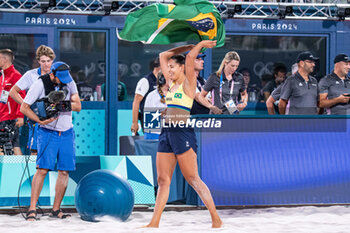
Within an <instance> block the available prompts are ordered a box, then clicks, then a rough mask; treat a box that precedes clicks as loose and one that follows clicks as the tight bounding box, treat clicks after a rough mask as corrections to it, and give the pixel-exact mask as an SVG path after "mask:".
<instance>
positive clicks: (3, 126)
mask: <svg viewBox="0 0 350 233" xmlns="http://www.w3.org/2000/svg"><path fill="white" fill-rule="evenodd" d="M15 126H16V122H15V120H10V121H6V122H5V121H2V122H0V152H2V153H3V154H4V155H13V145H12V140H13V138H14V136H15V132H16V128H15Z"/></svg>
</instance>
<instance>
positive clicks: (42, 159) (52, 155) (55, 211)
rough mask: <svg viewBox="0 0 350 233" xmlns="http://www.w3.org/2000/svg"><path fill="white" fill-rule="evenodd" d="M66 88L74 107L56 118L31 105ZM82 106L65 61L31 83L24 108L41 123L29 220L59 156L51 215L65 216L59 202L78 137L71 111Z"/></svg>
mask: <svg viewBox="0 0 350 233" xmlns="http://www.w3.org/2000/svg"><path fill="white" fill-rule="evenodd" d="M57 90H63V91H64V92H66V97H65V100H70V102H71V111H69V112H60V113H59V115H58V117H57V118H50V119H45V120H40V118H39V116H37V115H36V114H35V113H34V112H33V111H32V110H31V108H30V106H31V105H32V104H34V103H35V102H36V101H37V100H39V99H41V98H43V97H45V96H47V95H48V93H50V92H51V91H57ZM80 110H81V103H80V98H79V95H78V91H77V86H76V84H75V82H74V81H73V79H72V76H71V75H70V74H69V66H68V65H67V64H66V63H64V62H55V63H54V64H52V67H51V73H49V74H46V75H43V76H41V77H40V78H39V79H38V80H37V81H35V82H34V84H33V85H32V86H31V87H30V89H29V91H28V94H27V96H26V97H25V99H24V100H23V103H22V105H21V112H22V113H23V114H24V115H26V116H27V117H28V118H29V119H31V120H33V121H35V122H38V123H39V129H38V141H37V143H38V156H37V159H36V167H37V171H36V173H35V175H34V178H33V182H32V192H31V200H30V207H29V210H28V212H27V218H26V220H29V221H35V220H37V218H36V215H37V213H36V203H37V201H38V198H39V195H40V192H41V189H42V186H43V182H44V179H45V176H46V174H47V172H48V171H49V170H54V169H55V163H56V160H57V170H58V177H57V181H56V187H55V192H56V194H55V201H54V204H53V208H52V211H51V214H50V216H51V217H56V218H66V217H69V216H70V215H66V214H63V212H62V210H61V209H60V205H61V202H62V199H63V196H64V194H65V191H66V188H67V184H68V179H69V174H68V172H69V171H74V170H75V139H74V137H75V136H74V131H73V128H72V127H73V125H72V111H76V112H79V111H80Z"/></svg>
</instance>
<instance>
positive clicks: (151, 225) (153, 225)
mask: <svg viewBox="0 0 350 233" xmlns="http://www.w3.org/2000/svg"><path fill="white" fill-rule="evenodd" d="M141 228H159V225H155V224H151V223H149V224H147V225H146V226H143V227H141Z"/></svg>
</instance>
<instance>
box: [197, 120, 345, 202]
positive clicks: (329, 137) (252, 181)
mask: <svg viewBox="0 0 350 233" xmlns="http://www.w3.org/2000/svg"><path fill="white" fill-rule="evenodd" d="M222 121H223V125H224V127H223V128H222V129H220V130H210V131H208V130H203V131H202V134H201V151H202V153H201V175H202V178H203V180H204V182H205V183H206V184H207V185H208V187H209V188H210V190H211V191H212V195H213V198H214V200H215V203H216V204H218V205H283V204H316V203H317V204H322V203H349V202H350V195H349V194H350V152H349V151H350V144H349V138H350V126H349V123H350V119H317V118H313V119H302V118H298V119H292V118H290V119H262V118H260V119H247V118H245V119H244V118H243V119H240V118H238V119H237V118H235V119H222Z"/></svg>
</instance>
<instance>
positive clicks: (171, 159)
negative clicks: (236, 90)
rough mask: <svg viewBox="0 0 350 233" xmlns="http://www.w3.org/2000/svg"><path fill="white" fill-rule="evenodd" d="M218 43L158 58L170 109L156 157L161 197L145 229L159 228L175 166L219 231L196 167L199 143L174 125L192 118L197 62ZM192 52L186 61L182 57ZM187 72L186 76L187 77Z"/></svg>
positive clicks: (203, 43)
mask: <svg viewBox="0 0 350 233" xmlns="http://www.w3.org/2000/svg"><path fill="white" fill-rule="evenodd" d="M215 45H216V41H209V40H205V41H201V42H199V43H198V44H197V45H196V46H194V45H185V46H181V47H177V48H174V49H170V50H168V51H165V52H162V53H161V54H160V55H159V58H160V67H161V70H162V72H163V75H164V77H165V78H166V80H167V82H169V83H170V82H172V83H171V84H170V88H169V91H168V93H167V95H166V103H167V109H166V112H165V116H164V118H165V119H164V120H165V125H166V126H167V127H163V128H162V132H161V134H160V136H159V146H158V153H157V162H156V165H157V173H158V194H157V198H156V204H155V208H154V213H153V217H152V219H151V221H150V223H149V224H148V225H147V226H146V227H159V222H160V218H161V215H162V212H163V210H164V207H165V204H166V203H167V200H168V197H169V189H170V182H171V178H172V174H173V171H174V169H175V166H176V162H178V163H179V166H180V169H181V172H182V174H183V176H184V177H185V179H186V181H187V182H188V183H189V184H190V185H191V186H192V187H193V188H194V190H195V191H196V192H197V194H198V195H199V196H200V198H201V199H202V201H203V203H204V204H205V206H206V207H207V208H208V210H209V212H210V215H211V219H212V227H213V228H219V227H221V226H222V221H221V219H220V217H219V215H218V213H217V211H216V207H215V204H214V201H213V198H212V196H211V194H210V191H209V189H208V187H207V186H206V185H205V184H204V182H203V181H202V180H201V179H200V177H199V175H198V167H197V154H196V150H197V142H196V137H195V133H194V129H193V128H190V127H178V126H175V124H178V123H180V122H181V121H183V122H186V120H187V119H188V118H189V116H190V110H191V107H192V103H193V99H194V96H195V92H196V84H197V78H196V75H195V70H194V62H195V59H196V57H197V55H198V54H199V52H200V50H201V49H202V48H213V47H214V46H215ZM189 50H191V51H190V52H189V53H188V54H187V56H186V59H185V57H184V56H183V55H182V53H184V52H187V51H189ZM185 70H186V75H185Z"/></svg>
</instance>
